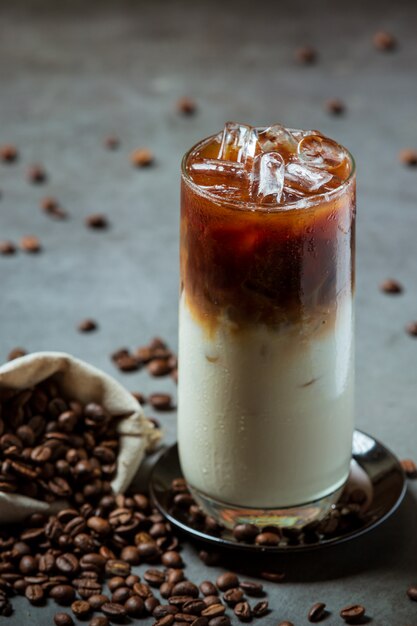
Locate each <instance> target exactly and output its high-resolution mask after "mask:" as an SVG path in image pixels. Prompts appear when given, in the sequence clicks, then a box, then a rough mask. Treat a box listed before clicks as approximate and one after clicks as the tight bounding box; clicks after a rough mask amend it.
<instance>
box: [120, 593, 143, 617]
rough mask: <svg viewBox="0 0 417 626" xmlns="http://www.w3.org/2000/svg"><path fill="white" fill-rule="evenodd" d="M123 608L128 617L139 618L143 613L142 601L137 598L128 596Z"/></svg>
mask: <svg viewBox="0 0 417 626" xmlns="http://www.w3.org/2000/svg"><path fill="white" fill-rule="evenodd" d="M124 606H125V610H126V613H127V615H129V617H141V616H142V615H143V614H144V612H145V604H144V601H143V599H142V598H140V597H139V596H130V598H128V599H127V600H126V602H125V605H124Z"/></svg>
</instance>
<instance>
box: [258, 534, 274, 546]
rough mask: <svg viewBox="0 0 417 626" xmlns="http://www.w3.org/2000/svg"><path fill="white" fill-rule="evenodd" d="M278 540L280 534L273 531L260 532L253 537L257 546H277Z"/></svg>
mask: <svg viewBox="0 0 417 626" xmlns="http://www.w3.org/2000/svg"><path fill="white" fill-rule="evenodd" d="M279 542H280V536H279V535H278V534H276V533H273V532H264V531H263V532H261V533H259V535H257V536H256V538H255V543H256V544H257V545H258V546H277V545H278V544H279Z"/></svg>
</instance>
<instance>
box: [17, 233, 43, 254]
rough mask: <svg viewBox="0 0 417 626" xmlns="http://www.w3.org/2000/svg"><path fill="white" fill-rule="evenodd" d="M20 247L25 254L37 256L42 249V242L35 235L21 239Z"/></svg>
mask: <svg viewBox="0 0 417 626" xmlns="http://www.w3.org/2000/svg"><path fill="white" fill-rule="evenodd" d="M19 246H20V249H21V250H23V251H24V252H29V253H31V254H36V253H37V252H40V251H41V249H42V246H41V242H40V241H39V239H38V238H37V237H35V236H34V235H26V236H25V237H22V238H21V239H20V242H19Z"/></svg>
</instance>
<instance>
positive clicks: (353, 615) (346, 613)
mask: <svg viewBox="0 0 417 626" xmlns="http://www.w3.org/2000/svg"><path fill="white" fill-rule="evenodd" d="M364 615H365V607H363V606H361V605H360V604H351V605H350V606H346V607H345V608H344V609H342V610H341V611H340V617H342V618H343V619H344V620H345V622H347V623H348V624H355V623H356V622H358V621H360V620H361V619H362V618H363V616H364Z"/></svg>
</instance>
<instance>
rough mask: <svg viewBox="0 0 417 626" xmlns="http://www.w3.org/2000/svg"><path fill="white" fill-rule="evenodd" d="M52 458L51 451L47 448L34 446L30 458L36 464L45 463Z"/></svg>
mask: <svg viewBox="0 0 417 626" xmlns="http://www.w3.org/2000/svg"><path fill="white" fill-rule="evenodd" d="M51 456H52V449H51V448H48V447H47V446H42V445H41V446H36V447H35V448H33V450H32V452H31V454H30V458H31V459H32V461H35V462H36V463H46V462H47V461H49V459H50V458H51Z"/></svg>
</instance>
